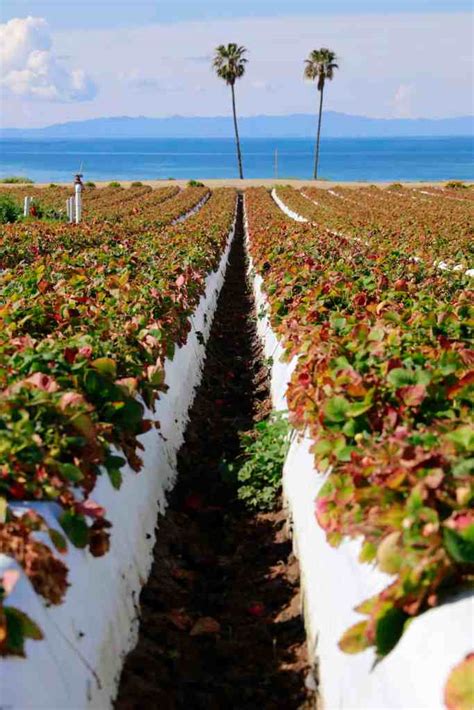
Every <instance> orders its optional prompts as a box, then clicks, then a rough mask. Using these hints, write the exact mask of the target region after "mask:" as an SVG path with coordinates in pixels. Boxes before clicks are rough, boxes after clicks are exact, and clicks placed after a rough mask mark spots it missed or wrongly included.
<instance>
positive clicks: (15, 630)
mask: <svg viewBox="0 0 474 710" xmlns="http://www.w3.org/2000/svg"><path fill="white" fill-rule="evenodd" d="M3 612H4V614H5V619H6V622H7V648H8V651H9V652H10V653H11V654H13V655H16V656H24V655H25V634H24V631H23V623H22V620H21V616H20V612H19V610H18V609H15V608H14V607H12V606H6V607H4V608H3Z"/></svg>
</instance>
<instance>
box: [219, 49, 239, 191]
mask: <svg viewBox="0 0 474 710" xmlns="http://www.w3.org/2000/svg"><path fill="white" fill-rule="evenodd" d="M246 52H247V50H246V49H245V47H239V45H237V44H235V43H234V42H231V43H230V44H228V45H227V46H225V45H223V44H221V45H220V46H219V47H217V49H216V53H215V55H214V62H213V66H214V69H215V70H216V74H217V76H218V77H220V78H221V79H224V81H225V83H226V84H227V85H228V86H230V88H231V91H232V111H233V114H234V130H235V143H236V146H237V160H238V163H239V177H240V179H241V180H243V178H244V173H243V170H242V153H241V152H240V138H239V127H238V125H237V112H236V110H235V82H236V81H237V79H240V78H241V77H243V75H244V74H245V65H246V64H247V59H245V57H244V54H245V53H246Z"/></svg>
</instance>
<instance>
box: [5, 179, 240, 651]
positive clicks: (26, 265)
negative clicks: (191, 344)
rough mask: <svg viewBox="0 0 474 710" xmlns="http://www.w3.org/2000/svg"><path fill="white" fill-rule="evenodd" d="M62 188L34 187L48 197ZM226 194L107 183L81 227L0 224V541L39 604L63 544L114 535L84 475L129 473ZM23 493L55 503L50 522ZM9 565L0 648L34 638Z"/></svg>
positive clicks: (61, 578)
mask: <svg viewBox="0 0 474 710" xmlns="http://www.w3.org/2000/svg"><path fill="white" fill-rule="evenodd" d="M12 193H13V191H12ZM30 194H31V188H30ZM96 194H97V197H95V195H96ZM44 195H47V197H44ZM20 197H21V195H20ZM64 197H65V195H64V191H63V189H62V188H50V189H45V190H43V191H42V192H41V198H42V199H43V201H44V200H46V199H48V200H49V199H50V200H51V205H52V206H55V205H58V204H59V202H60V201H62V200H63V199H64ZM205 198H209V199H208V200H207V202H206V203H205V204H204V205H203V206H202V207H201V209H200V210H199V211H198V212H197V213H196V214H194V215H192V216H190V217H189V219H187V220H186V221H184V222H182V223H176V224H173V223H175V222H177V220H178V219H179V218H180V217H181V216H182V215H183V214H185V213H187V212H189V211H191V210H192V209H194V208H196V206H197V205H199V204H202V203H203V200H204V199H205ZM235 206H236V193H235V191H234V190H231V189H225V188H223V189H218V190H215V191H214V192H213V194H212V195H211V196H210V197H209V195H208V191H207V190H206V189H205V188H200V187H193V188H189V189H187V190H184V191H178V190H176V189H175V188H165V189H163V190H153V191H152V190H149V189H146V190H144V191H141V190H138V188H137V189H134V190H127V191H125V190H117V189H111V190H100V191H96V193H95V192H94V193H91V199H90V200H88V201H87V203H86V215H87V218H86V220H85V221H84V223H83V224H81V225H68V224H66V223H63V222H61V221H59V222H52V221H39V220H25V221H22V222H19V223H16V224H8V225H3V226H1V227H0V269H1V271H0V293H1V301H0V321H1V327H0V515H1V521H0V552H2V553H4V554H6V555H8V556H9V557H13V558H14V559H15V560H16V561H17V562H18V563H19V565H20V566H21V567H22V568H23V570H24V572H25V573H26V575H27V576H28V577H29V580H30V582H31V584H32V585H33V588H34V590H35V592H36V593H37V594H38V595H39V596H40V597H42V598H43V599H44V600H45V602H46V603H48V604H59V603H61V602H62V601H63V599H64V596H65V593H66V589H67V585H68V570H67V569H66V566H65V564H64V562H63V561H62V559H61V553H63V552H64V551H65V550H66V549H67V548H68V546H75V547H78V548H83V549H88V550H89V551H90V553H91V554H92V555H94V556H101V555H104V554H105V553H107V551H108V549H109V545H110V544H112V545H113V530H110V527H111V526H110V522H109V521H108V520H107V514H106V511H105V510H104V509H103V508H101V507H100V506H99V505H98V504H97V503H95V502H94V499H93V489H94V486H95V484H96V481H97V478H98V477H99V476H108V477H109V478H110V481H111V483H112V485H113V486H114V487H115V488H117V489H119V488H120V485H121V468H122V466H123V465H124V464H125V462H128V464H129V465H130V466H131V468H132V469H134V470H135V471H137V472H139V470H140V468H141V458H140V447H141V445H140V443H139V439H138V437H139V436H140V434H142V433H143V432H145V431H147V430H149V429H150V427H152V426H153V425H152V422H151V421H150V420H149V419H147V409H146V408H147V407H148V408H151V409H153V404H154V402H155V401H156V398H157V397H159V395H160V392H163V391H165V390H166V387H167V385H166V382H165V360H166V358H172V357H173V352H174V350H175V348H176V347H178V346H180V345H182V344H184V343H185V342H186V339H187V335H188V332H189V329H190V321H189V317H190V316H191V314H192V313H193V312H194V310H195V309H196V306H197V304H198V302H199V300H200V298H201V296H202V295H203V293H204V287H205V279H206V276H207V274H208V273H210V272H211V271H213V270H214V269H215V268H216V266H217V265H218V264H219V261H220V258H221V256H222V252H223V249H224V246H225V244H226V242H227V239H228V236H229V233H230V231H231V228H232V224H233V221H234V217H235ZM117 215H118V216H117ZM118 452H120V454H118ZM117 495H120V494H119V493H118V494H117ZM24 501H27V502H30V501H31V502H35V503H38V502H43V501H53V502H55V503H57V504H58V505H59V506H60V508H59V510H60V514H59V522H60V525H61V529H62V531H61V533H59V532H58V531H57V530H56V529H55V530H53V529H50V527H49V526H48V524H47V523H46V522H45V519H44V518H43V517H42V516H41V515H40V514H39V513H38V512H35V511H33V510H31V509H29V508H28V505H26V506H25V505H23V502H24ZM45 536H46V538H47V539H48V538H49V544H44V542H42V541H41V540H42V539H44V538H45ZM18 577H19V575H18V573H17V572H16V571H12V570H10V571H8V572H5V573H4V576H3V579H2V586H1V587H0V592H1V596H0V603H1V607H0V654H3V655H8V654H13V655H20V656H21V655H23V654H24V651H25V639H26V638H33V639H40V638H41V637H42V632H41V629H40V628H39V627H38V626H37V624H36V623H35V620H34V619H32V618H30V617H29V616H27V615H26V614H25V613H24V611H22V610H20V609H18V608H15V607H14V605H10V604H9V599H8V597H9V595H10V594H11V593H12V592H13V590H14V587H15V584H16V583H17V581H18ZM84 601H86V600H84ZM91 601H93V600H91Z"/></svg>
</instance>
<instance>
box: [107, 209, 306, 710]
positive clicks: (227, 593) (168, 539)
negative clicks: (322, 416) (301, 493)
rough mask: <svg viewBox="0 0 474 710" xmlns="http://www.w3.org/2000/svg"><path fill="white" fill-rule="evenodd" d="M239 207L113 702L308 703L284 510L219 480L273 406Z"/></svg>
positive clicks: (288, 706)
mask: <svg viewBox="0 0 474 710" xmlns="http://www.w3.org/2000/svg"><path fill="white" fill-rule="evenodd" d="M245 275H246V261H245V254H244V248H243V223H242V205H241V204H239V213H238V223H237V235H236V239H235V242H234V246H233V248H232V250H231V254H230V262H229V270H228V273H227V277H226V281H225V285H224V288H223V290H222V293H221V296H220V299H219V303H218V308H217V312H216V316H215V319H214V323H213V327H212V332H211V336H210V340H209V344H208V352H207V359H206V363H205V369H204V373H203V380H202V384H201V386H200V388H199V390H198V392H197V395H196V399H195V402H194V405H193V408H192V412H191V421H190V424H189V427H188V429H187V433H186V439H185V443H184V445H183V447H182V449H181V451H180V454H179V466H178V480H177V484H176V487H175V488H174V490H173V492H172V494H171V496H170V501H169V508H168V510H167V512H166V515H165V516H164V517H162V518H161V519H160V520H159V533H158V536H157V544H156V548H155V562H154V566H153V569H152V572H151V576H150V579H149V581H148V583H147V585H146V586H145V588H144V589H143V592H142V594H141V600H140V601H141V611H142V617H141V628H140V638H139V642H138V646H137V647H136V649H135V650H134V651H133V652H132V653H131V654H130V655H129V656H128V658H127V660H126V663H125V667H124V670H123V674H122V678H121V684H120V689H119V695H118V699H117V701H116V708H117V710H138V709H139V708H140V710H143V709H145V708H146V709H147V710H148V709H151V708H160V710H175V709H178V708H192V709H193V710H224V709H225V710H228V709H232V708H238V709H239V710H250V709H252V710H254V709H256V708H264V709H265V710H266V709H268V710H272V709H277V708H278V709H280V708H281V709H282V710H283V709H285V710H296V709H298V708H301V709H302V708H314V706H315V702H316V698H315V693H313V692H312V691H310V690H308V689H307V685H308V679H311V678H312V676H311V673H310V668H309V665H308V660H307V655H306V644H305V635H304V628H303V624H302V620H301V617H300V614H299V612H300V597H299V573H298V564H297V561H296V559H295V557H294V555H293V553H292V549H291V543H290V542H289V540H288V539H287V536H286V534H285V518H284V515H283V513H282V512H281V511H280V510H278V511H277V512H274V513H266V514H255V513H250V512H248V511H247V510H245V509H244V508H243V507H242V505H241V504H240V503H239V502H238V500H237V498H236V491H235V489H234V488H233V487H232V486H231V484H229V483H224V481H223V479H222V476H221V473H220V466H221V465H222V461H223V459H226V460H227V461H232V460H233V459H235V458H236V456H238V455H239V450H240V446H239V432H240V431H245V430H248V429H250V428H251V427H252V426H253V424H254V423H255V422H256V421H258V420H259V419H261V418H263V417H265V416H266V415H267V413H268V411H269V409H270V401H269V392H268V373H267V371H266V369H265V368H264V366H263V364H262V359H261V349H260V344H259V342H258V340H257V336H256V331H255V312H254V310H253V308H254V306H253V300H252V295H251V291H250V289H249V288H248V287H247V285H246V279H245Z"/></svg>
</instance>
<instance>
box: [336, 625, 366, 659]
mask: <svg viewBox="0 0 474 710" xmlns="http://www.w3.org/2000/svg"><path fill="white" fill-rule="evenodd" d="M367 626H368V623H367V621H359V622H358V623H357V624H354V626H351V627H350V629H347V631H346V632H345V633H344V634H343V635H342V636H341V638H340V640H339V643H338V646H339V648H340V649H341V651H344V653H360V652H361V651H365V649H366V648H368V647H369V646H370V645H371V644H370V641H369V640H368V639H367V635H366V632H367Z"/></svg>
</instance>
